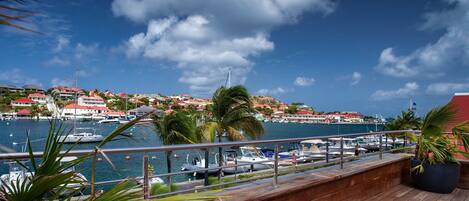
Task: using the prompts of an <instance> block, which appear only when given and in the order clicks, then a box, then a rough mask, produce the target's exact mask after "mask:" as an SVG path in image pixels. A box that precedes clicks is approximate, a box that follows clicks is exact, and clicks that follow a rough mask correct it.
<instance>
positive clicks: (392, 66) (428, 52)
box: [375, 0, 469, 77]
mask: <svg viewBox="0 0 469 201" xmlns="http://www.w3.org/2000/svg"><path fill="white" fill-rule="evenodd" d="M446 2H451V3H454V6H453V7H452V9H448V10H444V11H441V12H431V13H427V14H426V15H425V18H426V21H425V23H424V24H423V25H422V27H421V29H422V30H437V29H444V30H445V32H444V34H443V35H442V36H441V37H440V38H439V39H438V40H437V41H435V42H433V43H430V44H427V45H426V46H424V47H420V48H418V49H416V50H414V51H413V52H411V53H409V54H408V55H403V56H398V55H396V53H395V52H396V51H395V50H394V49H393V48H391V47H389V48H386V49H384V50H383V51H382V52H381V55H380V57H379V62H378V65H377V66H376V67H375V68H376V69H377V70H378V71H379V72H381V73H383V74H386V75H389V76H393V77H416V76H424V77H439V76H443V75H445V71H446V70H448V68H449V67H450V66H454V65H455V64H462V65H467V64H468V62H469V40H468V38H469V1H465V0H453V1H446Z"/></svg>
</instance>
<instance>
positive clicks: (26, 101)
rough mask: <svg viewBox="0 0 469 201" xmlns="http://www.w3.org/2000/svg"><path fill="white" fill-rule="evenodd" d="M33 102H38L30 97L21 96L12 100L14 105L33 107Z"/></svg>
mask: <svg viewBox="0 0 469 201" xmlns="http://www.w3.org/2000/svg"><path fill="white" fill-rule="evenodd" d="M33 104H36V102H35V101H33V100H31V99H30V98H19V99H16V100H14V101H11V106H12V107H31V106H32V105H33Z"/></svg>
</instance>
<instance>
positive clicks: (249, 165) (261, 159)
mask: <svg viewBox="0 0 469 201" xmlns="http://www.w3.org/2000/svg"><path fill="white" fill-rule="evenodd" d="M239 150H240V151H241V156H240V157H236V159H235V162H236V163H237V164H238V165H240V166H239V167H237V168H236V167H230V168H224V170H223V171H224V172H226V173H234V172H238V171H239V170H236V169H240V170H241V171H245V170H248V171H257V170H265V169H271V168H273V166H274V162H273V161H271V159H269V158H267V157H266V156H265V155H264V154H263V153H262V152H261V149H260V148H259V147H248V146H245V147H240V148H239ZM240 167H241V168H240Z"/></svg>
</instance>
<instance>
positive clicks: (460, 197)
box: [367, 184, 469, 201]
mask: <svg viewBox="0 0 469 201" xmlns="http://www.w3.org/2000/svg"><path fill="white" fill-rule="evenodd" d="M375 200H379V201H469V190H463V189H455V190H454V191H453V192H452V193H450V194H440V193H432V192H427V191H423V190H419V189H416V188H414V187H412V186H407V185H404V184H400V185H397V186H395V187H393V188H391V189H389V190H387V191H385V192H382V193H380V194H378V195H375V196H373V197H371V198H369V199H367V201H375Z"/></svg>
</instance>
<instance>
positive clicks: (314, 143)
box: [300, 139, 326, 160]
mask: <svg viewBox="0 0 469 201" xmlns="http://www.w3.org/2000/svg"><path fill="white" fill-rule="evenodd" d="M325 145H326V142H324V141H322V140H320V139H312V140H303V141H301V142H300V147H301V150H302V153H303V155H307V156H309V157H311V158H312V159H313V160H323V159H325V158H326V150H325V149H324V147H325Z"/></svg>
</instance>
